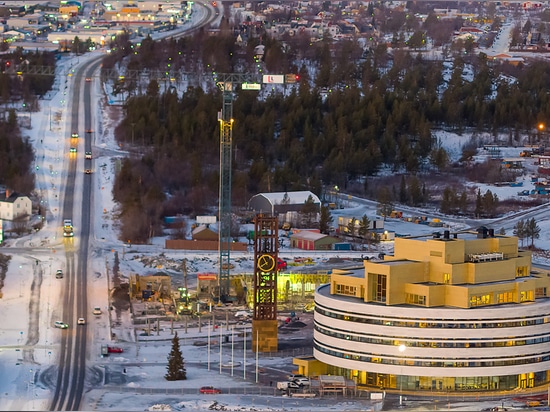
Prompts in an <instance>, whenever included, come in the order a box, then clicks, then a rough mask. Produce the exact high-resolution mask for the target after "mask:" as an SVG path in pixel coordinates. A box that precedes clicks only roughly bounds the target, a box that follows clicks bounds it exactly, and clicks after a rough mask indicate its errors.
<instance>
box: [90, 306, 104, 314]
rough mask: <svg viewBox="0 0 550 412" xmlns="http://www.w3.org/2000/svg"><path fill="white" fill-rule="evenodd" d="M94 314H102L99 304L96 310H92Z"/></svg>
mask: <svg viewBox="0 0 550 412" xmlns="http://www.w3.org/2000/svg"><path fill="white" fill-rule="evenodd" d="M92 313H93V314H94V315H101V313H102V312H101V308H100V307H99V306H96V307H95V308H94V310H93V311H92Z"/></svg>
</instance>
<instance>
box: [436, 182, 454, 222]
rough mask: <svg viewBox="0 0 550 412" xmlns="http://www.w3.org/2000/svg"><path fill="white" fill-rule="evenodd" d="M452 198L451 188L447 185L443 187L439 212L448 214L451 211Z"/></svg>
mask: <svg viewBox="0 0 550 412" xmlns="http://www.w3.org/2000/svg"><path fill="white" fill-rule="evenodd" d="M454 200H455V199H454V192H453V190H452V189H451V188H450V187H449V186H447V187H445V189H443V196H442V198H441V206H439V211H440V212H441V213H445V214H446V215H448V214H450V213H451V212H452V208H453V205H454Z"/></svg>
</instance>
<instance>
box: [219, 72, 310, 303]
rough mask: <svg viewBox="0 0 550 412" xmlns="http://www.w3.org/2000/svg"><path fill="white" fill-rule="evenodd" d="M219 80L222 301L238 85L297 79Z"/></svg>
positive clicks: (230, 76)
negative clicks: (220, 105)
mask: <svg viewBox="0 0 550 412" xmlns="http://www.w3.org/2000/svg"><path fill="white" fill-rule="evenodd" d="M214 77H215V80H216V84H217V85H218V87H219V88H220V90H221V91H222V100H223V104H222V110H221V111H220V112H219V113H218V121H219V123H220V192H219V197H220V200H219V202H220V203H219V224H220V227H219V232H218V234H219V253H220V269H219V276H218V298H219V302H226V301H228V300H230V297H229V289H230V282H229V274H230V271H231V263H230V258H231V168H232V165H231V162H232V145H233V96H234V91H235V89H236V87H238V86H240V87H241V89H242V90H256V91H257V90H260V88H261V84H262V83H264V84H272V85H274V84H285V83H296V82H297V81H298V80H299V76H298V75H296V74H285V75H282V74H275V75H261V74H252V73H248V74H245V73H215V74H214Z"/></svg>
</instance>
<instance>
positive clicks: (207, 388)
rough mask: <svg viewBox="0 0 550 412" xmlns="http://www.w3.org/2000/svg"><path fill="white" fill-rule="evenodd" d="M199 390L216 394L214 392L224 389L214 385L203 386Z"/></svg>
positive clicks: (208, 393) (220, 391)
mask: <svg viewBox="0 0 550 412" xmlns="http://www.w3.org/2000/svg"><path fill="white" fill-rule="evenodd" d="M199 392H200V393H204V394H207V395H214V394H218V393H222V390H221V389H218V388H214V387H213V386H203V387H202V388H200V390H199Z"/></svg>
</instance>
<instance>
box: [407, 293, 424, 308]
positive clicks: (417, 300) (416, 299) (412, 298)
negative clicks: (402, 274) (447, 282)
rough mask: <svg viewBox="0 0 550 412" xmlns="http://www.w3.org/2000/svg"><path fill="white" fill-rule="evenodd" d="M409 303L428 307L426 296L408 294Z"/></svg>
mask: <svg viewBox="0 0 550 412" xmlns="http://www.w3.org/2000/svg"><path fill="white" fill-rule="evenodd" d="M407 303H410V304H411V305H420V306H426V296H424V295H415V294H414V293H407Z"/></svg>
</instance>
